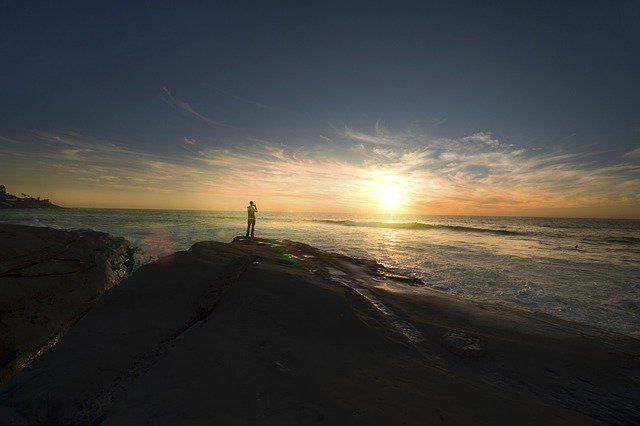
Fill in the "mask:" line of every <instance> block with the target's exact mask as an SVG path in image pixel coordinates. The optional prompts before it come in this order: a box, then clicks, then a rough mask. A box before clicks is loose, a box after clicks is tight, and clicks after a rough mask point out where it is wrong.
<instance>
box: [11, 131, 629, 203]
mask: <svg viewBox="0 0 640 426" xmlns="http://www.w3.org/2000/svg"><path fill="white" fill-rule="evenodd" d="M338 133H339V134H338V135H337V136H336V137H337V138H342V141H341V142H340V143H338V142H336V143H329V144H327V143H319V144H316V145H313V146H302V147H300V146H295V145H294V144H287V143H278V142H273V141H265V140H259V139H253V140H251V141H249V142H244V143H237V144H235V145H234V146H233V147H230V148H225V149H223V148H211V147H207V146H203V145H199V144H198V143H197V142H196V141H195V140H193V139H189V138H184V139H183V142H184V145H183V147H184V148H185V149H184V150H182V151H179V152H182V153H181V154H173V155H170V156H169V155H167V156H163V155H159V154H154V153H150V152H145V151H142V150H139V149H132V148H130V147H129V146H127V145H126V144H120V143H114V142H111V141H107V140H101V139H98V138H93V137H90V136H86V135H81V134H76V133H64V134H53V133H40V134H39V138H40V140H41V141H44V142H45V143H44V144H42V143H39V144H38V151H37V152H35V151H33V150H30V151H29V152H28V155H27V152H20V151H19V150H17V151H15V152H16V153H19V154H20V155H21V156H22V157H21V158H27V157H29V159H30V161H31V162H32V164H33V161H36V162H37V164H38V165H39V166H38V167H40V169H41V173H42V174H43V175H46V176H49V177H51V176H55V178H56V179H67V184H68V185H73V184H74V183H77V184H78V185H83V186H84V187H85V188H86V187H93V188H96V192H99V190H100V189H109V190H119V191H125V192H130V193H139V194H140V195H139V197H140V198H141V199H142V198H144V197H145V196H147V195H148V194H149V193H159V194H162V193H165V194H171V197H176V196H177V195H179V196H180V199H181V200H182V202H187V203H188V202H189V199H190V198H189V196H190V195H189V194H192V195H191V196H192V197H193V198H192V199H191V200H192V202H195V201H193V200H196V199H202V198H203V196H204V198H206V199H210V200H216V201H215V202H217V203H222V202H223V201H224V200H230V201H229V203H230V205H235V204H237V203H238V202H239V201H238V199H239V198H244V194H247V193H248V192H250V193H252V194H258V195H260V196H261V197H263V198H265V199H269V200H270V202H272V203H273V204H277V205H279V206H291V208H292V209H303V208H304V209H316V210H326V209H333V210H336V211H340V210H342V211H349V210H364V211H370V209H371V208H375V206H376V205H378V206H379V205H380V197H381V193H382V192H384V191H388V190H394V191H397V192H398V193H401V194H402V198H403V200H404V204H405V207H407V209H408V211H413V212H425V213H434V214H436V213H460V214H507V213H508V214H517V212H518V211H533V210H534V209H542V208H550V207H566V208H578V207H580V208H589V207H597V206H615V205H619V206H636V207H635V208H637V209H638V210H640V191H638V188H640V164H637V162H635V161H633V160H634V159H637V158H638V153H637V151H638V150H634V151H631V152H629V153H628V154H627V155H625V157H624V160H627V161H626V162H620V163H612V164H608V165H602V164H601V163H600V162H597V161H595V160H596V159H597V157H598V156H597V155H595V154H594V153H582V154H575V153H567V152H563V151H540V150H527V149H522V148H518V147H517V146H514V145H512V144H508V143H503V142H502V141H500V140H499V139H498V138H496V137H494V136H493V135H491V134H489V133H476V134H472V135H468V136H465V137H462V138H459V139H442V138H440V139H433V138H429V137H428V136H424V135H423V136H420V135H416V134H403V133H394V132H391V131H389V130H388V129H384V130H383V129H382V128H381V127H377V128H375V129H374V130H373V131H372V132H371V134H369V135H367V134H366V133H365V132H352V131H340V132H338ZM363 140H367V142H363ZM630 160H631V161H630ZM34 167H35V166H34ZM245 201H246V200H245ZM213 202H214V201H212V203H213ZM224 206H227V204H224ZM182 207H183V208H189V205H184V206H182Z"/></svg>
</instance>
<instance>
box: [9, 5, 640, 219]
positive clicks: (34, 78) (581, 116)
mask: <svg viewBox="0 0 640 426" xmlns="http://www.w3.org/2000/svg"><path fill="white" fill-rule="evenodd" d="M638 22H640V3H639V2H637V1H625V0H621V1H614V2H612V1H562V2H540V1H523V2H510V1H483V2H478V1H439V2H432V1H415V2H401V1H400V2H399V1H394V2H391V1H389V2H371V1H368V2H364V1H363V2H344V1H340V2H331V1H322V2H320V1H318V2H301V1H298V2H293V1H292V2H277V1H261V2H256V1H234V2H216V1H210V2H207V1H199V2H195V1H181V2H168V1H148V2H141V1H126V2H125V1H109V2H86V1H83V2H79V1H66V2H63V1H38V2H29V1H5V2H4V3H3V5H2V6H0V35H1V37H0V55H1V57H2V61H3V66H2V71H1V80H0V138H1V139H0V148H1V149H2V152H3V153H5V154H6V155H4V156H3V157H4V158H5V159H4V160H3V161H11V160H8V158H10V157H24V156H25V155H26V153H30V154H31V155H32V156H33V157H38V158H41V160H42V162H43V163H44V162H46V161H45V160H46V159H51V157H53V156H55V155H54V154H56V152H55V151H56V150H55V146H52V145H51V140H54V139H55V137H59V138H63V139H64V137H65V135H66V136H67V137H68V136H69V135H74V137H75V139H74V141H68V140H67V141H66V142H65V147H67V148H68V147H69V146H73V147H75V148H76V149H82V150H85V151H83V152H85V153H88V152H90V150H94V151H93V152H94V153H96V147H95V146H94V144H96V145H114V146H117V147H119V149H121V150H124V149H126V150H130V151H131V152H134V153H138V154H139V155H142V156H144V155H149V156H154V155H155V156H160V157H162V158H163V159H165V160H166V161H169V162H171V163H172V164H174V165H180V166H185V167H189V166H190V165H191V166H192V165H193V164H192V163H190V161H191V160H193V158H187V157H182V156H183V155H184V154H185V153H189V155H193V156H196V157H197V156H199V157H200V158H205V159H207V158H209V157H208V155H209V154H211V152H212V151H215V150H224V149H227V150H230V151H234V152H235V150H237V149H238V147H244V148H243V149H245V151H246V150H256V152H255V154H256V155H258V154H259V153H260V152H261V151H260V148H264V146H262V145H261V146H260V147H258V145H260V143H264V144H267V143H268V144H273V145H281V146H284V147H286V148H287V149H291V150H295V149H297V148H300V147H304V148H305V149H307V150H310V151H313V152H317V151H318V150H324V149H327V148H326V146H325V145H327V144H329V145H331V147H333V148H332V149H331V150H329V151H330V152H331V153H332V155H333V156H334V158H335V159H336V161H338V160H340V159H342V160H344V161H351V162H352V164H354V165H355V164H356V163H358V160H357V159H352V158H351V157H349V152H353V149H352V148H353V147H354V146H355V145H356V143H361V142H362V141H363V140H365V139H366V138H363V135H368V136H369V137H371V138H374V137H380V136H381V135H386V137H387V139H386V140H387V142H388V141H389V138H395V139H394V142H393V143H385V142H384V141H381V140H375V141H372V140H369V141H366V147H368V148H370V149H374V148H375V147H376V146H377V147H378V148H379V147H382V146H388V145H394V146H396V147H398V146H400V145H401V146H402V147H403V149H404V150H405V151H406V150H407V149H408V146H410V147H411V149H412V150H415V149H419V148H421V149H423V150H429V152H430V153H431V154H432V155H433V156H437V155H440V154H441V153H442V152H443V148H436V146H439V145H438V144H439V143H441V142H442V141H445V140H446V141H449V142H450V143H449V144H448V145H447V148H446V149H444V150H445V151H446V150H449V149H453V148H451V147H452V146H453V145H452V144H454V142H460V141H462V140H464V138H469V137H472V136H474V135H478V134H482V135H490V137H491V138H492V140H495V141H498V142H499V143H500V144H501V146H503V147H511V148H510V149H511V152H513V151H514V150H526V152H522V153H521V156H522V158H523V160H524V159H527V160H528V159H531V158H532V157H534V156H536V155H538V156H539V155H551V154H553V155H558V156H560V155H578V154H579V155H580V157H579V158H578V157H572V160H567V161H578V162H579V165H577V166H575V167H579V168H585V167H596V166H597V167H614V166H615V167H619V166H621V165H636V166H637V165H638V162H639V157H640V154H639V153H638V151H637V150H638V149H639V148H640V26H639V25H637V23H638ZM355 134H358V135H360V137H359V138H358V137H356V138H354V137H353V136H354V135H355ZM476 139H478V138H476ZM479 139H482V138H479ZM399 140H402V142H401V143H400V142H398V141H399ZM47 141H49V142H47ZM438 141H440V142H438ZM494 145H495V144H494ZM494 147H495V146H494ZM505 149H506V148H505ZM405 151H403V152H405ZM323 152H325V154H324V156H323V157H322V158H323V159H324V160H326V157H328V156H329V154H326V152H328V151H323ZM60 153H61V151H58V152H57V154H60ZM65 153H66V154H68V151H66V152H65ZM76 153H77V152H76ZM458 153H460V152H459V151H458ZM101 155H103V156H104V155H107V154H106V153H104V152H103V153H102V154H101ZM307 155H310V154H308V153H307ZM589 155H590V156H591V158H590V160H588V161H587V160H585V159H584V157H583V156H589ZM97 157H99V156H97ZM97 157H96V159H92V158H87V157H83V158H78V157H76V158H75V160H76V161H81V162H85V163H89V164H92V165H94V166H96V167H97V166H98V165H99V164H97V163H96V161H97ZM249 157H251V156H249ZM171 158H173V160H171ZM347 158H348V159H347ZM538 158H539V157H538ZM59 159H60V161H62V158H61V157H60V158H59ZM314 161H320V159H319V157H314ZM12 164H15V162H14V163H12ZM61 164H62V163H61ZM64 164H65V165H66V164H67V163H64ZM358 164H359V165H360V166H366V164H367V163H366V159H362V158H361V159H360V162H359V163H358ZM572 164H573V163H572ZM588 164H589V165H588ZM477 166H482V167H489V166H490V165H486V164H481V165H478V164H472V165H469V167H472V168H473V167H477ZM43 167H44V166H37V167H36V166H33V168H35V169H38V170H40V172H41V173H44V172H45V171H46V170H44V169H43ZM101 167H102V169H101V170H102V171H104V169H105V168H107V167H108V166H106V165H101ZM423 167H426V166H425V165H423ZM565 167H569V166H565ZM7 170H8V169H7ZM589 170H591V169H589ZM599 170H600V171H601V170H602V169H599ZM625 170H626V168H625ZM430 171H431V172H433V171H434V170H433V169H430ZM586 171H588V170H586ZM67 172H68V173H69V174H68V176H73V173H71V171H70V170H67ZM616 173H618V172H616ZM58 174H59V178H60V179H62V178H63V173H62V172H61V171H60V169H58ZM115 174H116V173H115V172H114V175H115ZM2 175H4V173H2V174H0V176H2ZM440 175H441V174H440ZM488 175H491V173H490V172H489V173H488ZM447 176H448V179H449V181H451V180H452V179H453V178H452V175H451V174H449V175H447ZM485 177H486V176H485ZM638 178H639V176H638V170H637V168H631V170H626V171H625V174H624V179H626V180H627V181H628V180H630V179H631V180H633V179H638ZM2 179H4V180H5V181H9V180H11V178H10V177H8V176H2ZM27 180H28V179H27ZM32 180H33V178H32ZM99 180H100V179H99V176H95V182H97V181H99ZM61 182H62V181H61ZM20 183H21V182H20V179H18V178H16V179H15V182H12V185H13V186H17V185H20ZM25 184H27V182H25ZM29 184H30V185H31V184H33V182H29ZM69 190H71V189H70V188H69ZM122 190H123V191H126V190H127V189H126V188H122ZM585 192H587V191H586V190H585ZM423 195H424V194H423ZM412 196H413V197H414V198H420V194H412ZM638 197H639V196H638V193H637V190H636V192H635V193H624V194H620V195H619V197H618V198H619V200H618V201H620V200H623V199H624V200H626V201H625V202H627V203H628V202H631V203H638V202H640V201H639V200H638ZM427 198H428V197H427ZM611 202H613V201H611ZM416 203H417V204H420V202H419V200H417V201H416ZM590 203H591V204H590ZM592 203H593V200H591V201H588V202H586V204H588V205H593V204H592ZM571 206H572V207H575V208H577V207H580V206H579V205H577V204H575V203H573V204H571ZM529 207H532V206H529ZM583 207H584V206H583Z"/></svg>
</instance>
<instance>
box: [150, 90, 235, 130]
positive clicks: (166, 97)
mask: <svg viewBox="0 0 640 426" xmlns="http://www.w3.org/2000/svg"><path fill="white" fill-rule="evenodd" d="M162 91H163V94H161V95H160V99H162V100H163V101H164V102H165V103H166V104H167V105H169V106H171V107H173V108H175V109H177V110H179V111H183V112H185V113H187V115H189V116H191V117H195V118H197V119H199V120H201V121H204V122H207V123H210V124H213V125H216V126H221V127H233V126H230V125H228V124H225V123H221V122H218V121H214V120H211V119H210V118H208V117H205V116H204V115H202V114H200V113H199V112H198V111H196V110H195V109H193V108H192V107H191V105H189V104H188V103H187V102H184V101H181V100H179V99H176V98H175V97H174V96H173V95H172V94H171V92H170V91H169V89H167V87H165V86H163V87H162Z"/></svg>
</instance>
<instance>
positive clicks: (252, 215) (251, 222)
mask: <svg viewBox="0 0 640 426" xmlns="http://www.w3.org/2000/svg"><path fill="white" fill-rule="evenodd" d="M256 213H258V206H256V205H255V204H253V201H249V205H248V206H247V238H249V230H251V238H253V229H254V228H255V227H256Z"/></svg>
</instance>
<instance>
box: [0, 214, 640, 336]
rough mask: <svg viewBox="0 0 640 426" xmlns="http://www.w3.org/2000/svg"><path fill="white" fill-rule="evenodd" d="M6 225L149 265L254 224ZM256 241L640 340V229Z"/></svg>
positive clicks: (455, 225) (282, 230)
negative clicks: (137, 254)
mask: <svg viewBox="0 0 640 426" xmlns="http://www.w3.org/2000/svg"><path fill="white" fill-rule="evenodd" d="M0 223H14V224H23V225H31V226H50V227H54V228H61V229H94V230H98V231H103V232H107V233H109V234H111V235H114V236H121V237H124V238H126V239H128V240H129V241H131V243H132V244H133V245H135V246H137V247H139V248H140V250H141V262H142V263H146V262H150V261H153V260H154V259H157V258H158V257H160V256H164V255H167V254H170V253H173V252H175V251H179V250H186V249H188V248H189V247H190V246H191V245H192V244H194V243H196V242H198V241H204V240H213V241H220V242H230V241H232V240H233V238H234V237H235V236H241V235H244V233H245V230H246V212H245V211H244V210H239V211H238V212H229V211H176V210H128V209H62V210H58V209H55V210H32V209H24V210H0ZM256 237H262V238H272V239H289V240H294V241H299V242H303V243H306V244H310V245H312V246H314V247H316V248H319V249H321V250H324V251H329V252H335V253H341V254H345V255H349V256H352V257H357V258H365V259H372V260H376V261H377V262H379V263H381V264H383V265H384V266H386V267H387V268H388V269H389V270H390V271H391V272H393V273H397V274H402V275H406V276H410V277H413V278H417V279H420V280H421V281H422V282H424V287H414V286H411V287H410V286H407V288H406V291H407V292H420V291H428V290H426V289H432V290H437V291H442V292H446V293H450V294H454V295H457V296H459V297H462V298H466V299H472V300H475V301H480V302H489V303H496V304H501V305H506V306H510V307H516V308H519V309H525V310H530V311H539V312H544V313H547V314H550V315H553V316H556V317H560V318H564V319H568V320H571V321H576V322H579V323H583V324H589V325H594V326H596V327H599V328H602V329H606V330H610V331H615V332H618V333H622V334H626V335H629V336H632V337H635V338H640V220H613V219H565V218H522V217H470V216H406V215H403V216H374V215H346V214H325V213H322V214H318V213H275V212H268V211H266V212H263V211H260V212H259V213H258V219H257V224H256Z"/></svg>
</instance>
